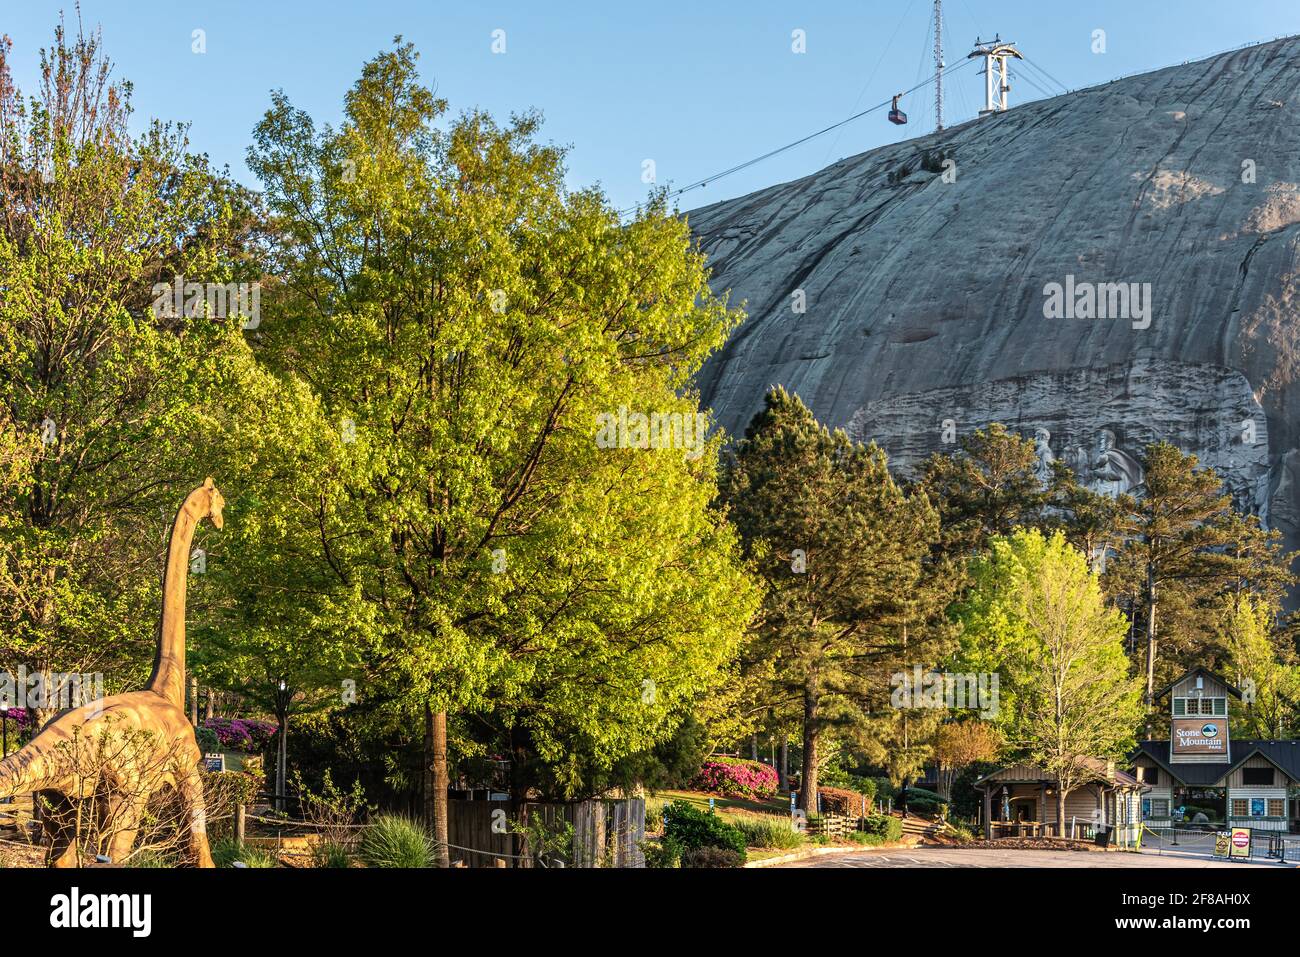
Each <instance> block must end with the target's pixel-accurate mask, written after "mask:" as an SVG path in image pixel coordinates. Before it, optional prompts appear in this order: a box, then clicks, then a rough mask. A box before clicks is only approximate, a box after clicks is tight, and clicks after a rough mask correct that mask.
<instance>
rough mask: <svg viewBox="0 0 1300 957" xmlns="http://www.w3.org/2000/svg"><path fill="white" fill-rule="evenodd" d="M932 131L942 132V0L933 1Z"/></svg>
mask: <svg viewBox="0 0 1300 957" xmlns="http://www.w3.org/2000/svg"><path fill="white" fill-rule="evenodd" d="M934 130H935V132H936V133H941V132H943V0H934Z"/></svg>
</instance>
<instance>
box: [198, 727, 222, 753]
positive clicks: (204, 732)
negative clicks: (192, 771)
mask: <svg viewBox="0 0 1300 957" xmlns="http://www.w3.org/2000/svg"><path fill="white" fill-rule="evenodd" d="M194 740H195V741H197V742H198V745H199V750H200V751H202V752H203V753H204V754H211V753H212V752H214V751H220V750H221V739H220V738H218V737H217V732H215V731H213V730H212V729H211V728H195V729H194Z"/></svg>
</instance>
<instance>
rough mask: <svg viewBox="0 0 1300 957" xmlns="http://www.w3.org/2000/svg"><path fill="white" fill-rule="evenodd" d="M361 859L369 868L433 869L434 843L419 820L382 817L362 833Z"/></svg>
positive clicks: (390, 815)
mask: <svg viewBox="0 0 1300 957" xmlns="http://www.w3.org/2000/svg"><path fill="white" fill-rule="evenodd" d="M359 852H360V855H361V859H362V860H363V861H365V862H366V864H367V865H368V866H369V867H408V868H419V867H432V866H433V859H434V847H433V840H432V839H431V838H430V837H429V835H428V834H427V833H425V830H424V828H423V827H422V826H421V825H420V822H419V821H414V820H412V819H410V818H408V817H402V816H400V815H397V814H381V815H379V817H377V818H375V819H374V820H373V821H371V822H370V823H369V824H368V825H366V827H365V828H364V829H362V831H361V845H360V848H359Z"/></svg>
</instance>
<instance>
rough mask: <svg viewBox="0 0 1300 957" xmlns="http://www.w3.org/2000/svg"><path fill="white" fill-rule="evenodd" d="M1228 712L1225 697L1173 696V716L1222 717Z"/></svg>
mask: <svg viewBox="0 0 1300 957" xmlns="http://www.w3.org/2000/svg"><path fill="white" fill-rule="evenodd" d="M1227 714H1228V699H1227V698H1175V699H1174V717H1175V718H1182V717H1198V716H1200V717H1207V718H1223V717H1226V716H1227Z"/></svg>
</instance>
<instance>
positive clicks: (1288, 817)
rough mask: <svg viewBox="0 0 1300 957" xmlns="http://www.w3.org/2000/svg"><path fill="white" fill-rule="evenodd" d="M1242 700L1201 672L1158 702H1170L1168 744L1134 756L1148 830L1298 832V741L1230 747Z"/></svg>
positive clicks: (1144, 747)
mask: <svg viewBox="0 0 1300 957" xmlns="http://www.w3.org/2000/svg"><path fill="white" fill-rule="evenodd" d="M1241 697H1242V693H1241V691H1240V690H1238V689H1237V688H1235V687H1233V686H1232V685H1231V684H1229V683H1228V682H1227V681H1225V680H1224V679H1223V678H1221V677H1220V676H1218V675H1215V674H1213V673H1211V672H1209V671H1206V670H1205V669H1203V668H1196V669H1193V670H1192V671H1189V672H1188V673H1187V674H1185V675H1183V676H1182V677H1180V678H1179V679H1178V680H1176V681H1174V682H1173V683H1172V684H1170V685H1169V686H1168V687H1166V688H1164V689H1163V690H1161V692H1160V693H1159V694H1158V695H1157V700H1158V701H1164V700H1165V699H1168V700H1169V717H1170V732H1169V737H1168V738H1164V739H1161V740H1157V741H1142V742H1139V744H1138V749H1137V751H1136V753H1135V754H1134V757H1133V773H1134V776H1135V777H1136V778H1137V779H1138V780H1139V781H1141V782H1142V783H1143V784H1144V785H1145V786H1146V788H1147V790H1144V792H1143V794H1142V799H1141V802H1142V819H1143V821H1144V822H1145V823H1146V824H1148V825H1149V826H1151V827H1195V826H1208V825H1220V826H1221V825H1225V824H1226V825H1228V826H1232V827H1251V828H1256V829H1259V830H1275V831H1286V830H1292V831H1294V830H1300V823H1293V822H1296V821H1297V818H1300V808H1297V807H1296V804H1297V802H1296V800H1295V797H1296V794H1297V791H1298V790H1300V742H1298V741H1296V740H1294V739H1288V740H1282V741H1270V740H1253V739H1245V740H1237V741H1233V740H1231V737H1230V735H1229V733H1228V702H1229V699H1230V698H1236V699H1238V700H1240V699H1241Z"/></svg>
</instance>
